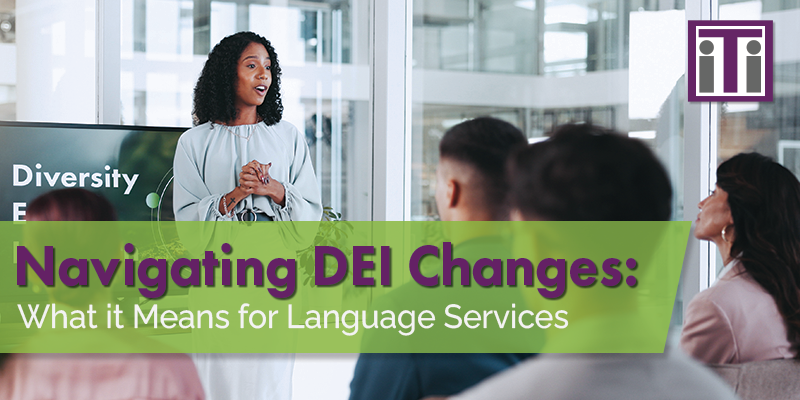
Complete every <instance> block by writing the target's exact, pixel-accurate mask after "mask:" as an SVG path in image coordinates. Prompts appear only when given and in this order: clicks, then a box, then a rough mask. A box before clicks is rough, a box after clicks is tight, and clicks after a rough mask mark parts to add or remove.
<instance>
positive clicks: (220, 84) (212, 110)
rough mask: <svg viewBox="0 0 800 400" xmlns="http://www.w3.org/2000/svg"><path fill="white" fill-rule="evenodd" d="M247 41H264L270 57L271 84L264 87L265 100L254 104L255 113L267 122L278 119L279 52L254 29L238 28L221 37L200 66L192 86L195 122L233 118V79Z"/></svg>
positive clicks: (236, 75)
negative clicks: (200, 70) (230, 33)
mask: <svg viewBox="0 0 800 400" xmlns="http://www.w3.org/2000/svg"><path fill="white" fill-rule="evenodd" d="M250 43H259V44H262V45H264V47H265V48H266V49H267V53H268V54H269V58H270V61H271V67H270V71H271V72H272V84H270V85H269V89H268V90H267V97H266V98H265V99H264V103H262V104H261V105H260V106H258V107H257V108H256V112H257V113H258V116H259V117H261V119H262V120H263V121H264V123H266V124H267V125H274V124H277V123H278V122H280V121H281V116H282V115H283V104H282V103H281V66H280V63H278V55H277V54H275V49H274V48H273V47H272V44H270V42H269V40H267V39H265V38H264V37H263V36H261V35H258V34H255V33H253V32H239V33H235V34H233V35H230V36H228V37H226V38H224V39H222V40H221V41H220V42H219V43H218V44H217V45H216V46H214V49H213V50H211V53H209V54H208V60H207V61H206V63H205V65H204V66H203V72H201V73H200V78H199V79H197V85H196V86H195V87H194V111H193V112H192V114H193V117H194V122H195V125H200V124H204V123H206V122H209V121H211V122H215V121H219V122H231V121H233V120H234V119H236V107H235V106H234V100H235V99H236V80H237V79H238V77H239V75H238V68H237V66H238V63H239V57H241V56H242V52H243V51H244V49H245V48H247V46H249V45H250Z"/></svg>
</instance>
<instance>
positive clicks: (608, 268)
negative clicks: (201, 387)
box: [16, 242, 637, 299]
mask: <svg viewBox="0 0 800 400" xmlns="http://www.w3.org/2000/svg"><path fill="white" fill-rule="evenodd" d="M442 248H443V253H444V254H443V255H442V257H441V258H440V254H439V248H438V247H437V246H433V245H425V246H421V247H419V248H417V249H416V250H414V252H413V253H412V254H411V258H410V261H409V263H408V268H409V272H410V275H411V277H412V278H413V279H414V281H416V282H417V283H418V284H419V285H422V286H426V287H436V286H439V285H440V284H442V285H444V286H448V287H449V286H453V284H454V270H455V269H456V268H457V269H458V270H459V275H458V277H457V278H459V282H458V284H460V285H461V286H470V285H471V281H472V280H474V281H475V283H477V284H478V285H479V286H482V287H502V286H503V284H504V283H503V276H504V275H505V284H506V285H508V286H516V285H517V273H518V271H519V270H520V269H521V270H522V272H523V282H522V284H523V285H524V286H526V287H533V286H534V275H535V276H536V278H537V280H538V281H539V283H540V285H541V286H542V287H541V288H538V292H539V294H540V295H541V296H542V297H544V298H547V299H558V298H560V297H561V296H562V295H564V293H565V292H566V288H567V281H568V280H571V281H572V282H573V283H574V284H575V285H577V286H581V287H588V286H592V285H594V284H595V283H596V281H597V280H598V278H597V275H598V265H600V267H601V269H602V273H603V274H605V275H606V276H605V277H602V278H601V279H599V280H600V283H601V284H602V285H603V286H606V287H609V288H615V287H617V286H619V285H620V283H622V282H623V276H622V275H623V274H622V272H621V270H620V268H619V267H620V265H622V264H623V263H622V262H621V261H620V260H619V259H617V258H608V259H605V260H603V261H601V262H600V263H599V264H598V263H595V262H594V261H592V260H590V259H588V258H577V259H575V260H573V261H572V262H571V263H569V264H570V265H569V268H567V264H568V261H567V260H566V259H561V258H559V259H554V258H545V259H543V260H541V261H539V262H538V264H536V267H535V268H534V263H533V262H532V261H531V260H528V259H526V258H516V259H506V260H505V261H504V260H503V259H490V258H481V259H479V260H477V261H475V263H474V264H472V265H471V264H470V263H469V262H468V261H467V260H465V259H463V258H453V246H452V244H451V243H450V242H444V243H443V244H442ZM124 249H125V252H126V253H128V254H130V255H133V254H134V252H135V247H134V246H133V244H131V243H128V244H126V245H125V247H124ZM16 250H17V285H18V286H25V285H27V283H28V269H29V268H30V270H31V271H32V272H33V273H35V274H36V275H37V276H38V277H39V279H41V281H42V282H43V283H44V284H45V285H46V286H53V285H55V279H56V268H55V261H54V259H55V257H54V253H55V249H54V248H53V246H44V260H42V261H43V262H40V260H37V259H36V257H35V256H34V255H33V254H31V252H30V251H29V250H28V249H27V248H26V247H25V246H17V247H16ZM221 250H222V252H223V253H224V254H226V255H229V254H230V253H231V252H232V251H233V249H232V246H231V245H230V244H227V243H225V244H223V245H222V246H221ZM390 254H391V249H390V248H389V246H382V247H381V250H380V273H379V278H380V285H381V286H391V275H392V274H391V257H390ZM371 255H375V247H374V246H353V253H352V262H349V260H348V259H347V256H346V255H345V254H344V252H343V251H342V250H340V249H338V248H336V247H331V246H316V247H315V250H314V269H315V276H314V284H315V285H316V286H319V287H325V286H334V285H338V284H340V283H342V282H343V281H344V280H345V278H346V277H347V276H352V283H353V285H354V286H375V284H376V282H375V281H376V280H375V278H373V277H369V276H365V272H366V271H370V270H374V269H375V263H374V262H373V261H368V260H365V259H364V257H365V256H371ZM329 257H332V258H333V259H334V260H335V262H336V268H335V272H334V273H333V275H331V276H326V262H325V260H326V258H329ZM425 257H434V258H436V259H440V260H441V271H442V272H441V274H438V273H437V274H433V275H432V276H430V273H429V274H428V276H426V275H425V274H423V272H422V268H420V264H421V262H422V260H423V258H425ZM121 263H122V264H124V265H123V266H122V268H121V269H123V270H124V271H123V273H124V280H125V285H127V286H135V285H136V278H137V277H138V279H139V282H141V284H142V285H143V286H145V287H141V288H139V291H140V293H141V294H142V296H144V297H147V298H151V299H157V298H160V297H162V296H164V295H165V294H166V292H167V288H168V285H169V280H170V279H169V278H171V280H172V282H173V283H174V284H176V285H178V286H180V287H188V286H193V287H199V286H201V278H203V279H202V281H203V284H204V285H205V286H208V287H213V286H215V284H216V282H215V274H216V270H217V269H219V270H220V273H221V285H222V286H232V284H233V282H232V281H233V279H232V276H233V275H232V271H233V269H234V268H235V271H236V285H237V286H240V287H245V286H248V279H247V275H248V271H249V270H250V269H252V270H253V272H254V273H253V284H254V285H255V286H261V287H263V286H264V277H265V268H264V263H262V262H261V261H260V260H258V259H257V258H248V259H241V258H240V259H237V260H235V267H234V266H233V265H234V261H233V260H231V259H229V258H222V259H217V258H216V256H215V254H214V252H213V251H206V252H205V257H204V258H203V259H196V258H193V259H187V258H179V259H177V260H175V261H174V262H172V265H171V266H170V268H169V269H168V268H167V264H168V262H167V260H166V259H154V258H146V259H143V260H141V261H140V262H139V264H138V267H137V266H135V261H134V260H133V259H130V258H126V259H124V260H120V259H110V260H108V262H105V263H104V262H103V261H102V260H99V259H90V260H87V259H75V258H68V259H65V260H64V261H62V262H61V263H60V264H59V267H58V277H59V280H60V281H61V283H62V284H64V285H66V286H69V287H74V286H87V285H89V265H90V264H91V266H92V268H93V269H94V270H95V272H96V274H97V277H98V279H99V281H100V283H101V284H102V285H104V286H109V285H110V284H111V282H112V280H113V278H114V276H115V274H116V272H117V270H118V269H120V264H121ZM504 264H505V270H504V268H503V267H504ZM350 265H352V268H350ZM624 265H625V266H626V267H627V268H628V269H630V270H634V269H635V268H636V266H637V262H636V260H634V259H633V258H628V259H627V260H626V261H625V263H624ZM184 268H188V269H189V271H190V273H189V276H184V275H183V273H182V271H183V270H184ZM72 269H77V270H78V274H77V276H75V277H72V276H71V275H74V274H71V270H72ZM151 269H155V270H156V271H157V274H156V276H155V277H151V276H150V275H149V273H150V272H151ZM487 270H488V274H487ZM552 270H555V271H556V274H555V276H549V275H552V274H551V273H550V272H551V271H552ZM348 272H349V273H348ZM504 272H505V274H504ZM440 275H441V276H440ZM487 275H488V276H487ZM266 278H267V281H268V282H269V284H270V285H271V286H274V287H270V288H269V289H268V291H269V293H270V295H272V296H273V297H274V298H276V299H288V298H290V297H292V296H293V295H294V294H295V292H296V291H297V262H296V260H294V259H291V258H290V259H284V258H275V259H273V260H271V261H270V262H269V263H268V264H267V267H266ZM624 282H625V283H626V284H627V285H628V286H630V287H635V286H636V283H637V281H636V278H635V277H634V276H633V275H628V277H627V278H626V279H624Z"/></svg>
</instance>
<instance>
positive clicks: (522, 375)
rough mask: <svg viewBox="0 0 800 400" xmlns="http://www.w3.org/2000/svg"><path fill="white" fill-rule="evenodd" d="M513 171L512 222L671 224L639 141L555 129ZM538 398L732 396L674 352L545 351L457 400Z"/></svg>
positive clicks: (661, 181) (596, 130) (653, 167)
mask: <svg viewBox="0 0 800 400" xmlns="http://www.w3.org/2000/svg"><path fill="white" fill-rule="evenodd" d="M508 173H509V175H508V176H509V180H510V185H511V189H510V195H509V200H510V204H511V209H512V212H511V216H512V219H514V220H527V221H666V220H669V217H670V212H671V207H670V203H671V199H672V189H671V187H670V183H669V178H668V177H667V173H666V171H665V170H664V168H663V167H662V166H661V164H660V163H659V162H658V160H657V159H656V157H655V156H654V155H653V153H652V152H651V151H650V150H649V149H648V148H647V147H646V146H645V145H644V144H643V143H642V142H640V141H638V140H636V139H631V138H628V137H626V136H622V135H620V134H618V133H616V132H614V131H611V130H607V129H604V128H600V127H597V126H592V125H587V124H580V125H564V126H561V127H559V128H556V130H555V132H554V133H553V134H552V137H551V138H550V139H548V140H546V141H543V142H539V143H536V144H533V145H531V146H529V147H528V148H526V149H525V150H523V151H522V152H520V153H518V154H516V155H515V156H514V157H513V158H512V159H511V161H510V163H509V171H508ZM610 311H611V310H610ZM590 317H592V318H594V320H595V321H597V320H601V321H602V320H603V319H606V317H608V318H607V319H609V320H613V317H614V315H613V314H611V315H608V316H606V315H594V316H590ZM573 321H574V319H571V320H570V322H571V323H572V322H573ZM600 340H602V339H600ZM534 397H536V398H543V399H546V398H555V399H632V398H637V399H649V398H653V399H664V398H672V399H734V398H735V396H734V395H733V393H732V392H731V390H730V389H729V388H728V387H727V386H726V385H725V383H724V382H723V381H722V380H720V379H719V378H718V377H716V376H715V375H714V374H713V373H712V372H711V371H709V370H707V369H705V368H704V367H703V366H702V365H700V364H698V363H695V362H693V361H692V360H691V359H689V358H688V357H686V356H685V355H683V354H681V353H680V352H671V351H667V352H665V353H664V354H542V355H539V356H538V357H536V358H534V359H529V360H526V361H524V362H522V363H520V364H518V365H516V366H515V367H513V368H509V369H508V370H506V371H504V372H502V373H499V374H497V375H495V376H493V377H491V378H489V379H487V380H486V381H484V382H482V383H481V384H479V385H477V386H476V387H473V388H471V389H469V390H467V391H465V392H463V393H461V394H459V395H457V396H454V397H452V398H453V399H458V400H474V399H529V398H534Z"/></svg>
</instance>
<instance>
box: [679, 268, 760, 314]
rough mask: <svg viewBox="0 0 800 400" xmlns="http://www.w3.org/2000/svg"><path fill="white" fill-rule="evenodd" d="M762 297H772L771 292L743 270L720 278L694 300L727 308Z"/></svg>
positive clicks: (693, 300)
mask: <svg viewBox="0 0 800 400" xmlns="http://www.w3.org/2000/svg"><path fill="white" fill-rule="evenodd" d="M761 297H764V298H770V296H769V293H767V292H766V291H765V290H764V289H763V288H762V287H761V285H759V284H758V283H757V282H755V281H754V280H753V279H752V277H750V275H749V274H748V273H747V272H744V271H742V272H738V273H736V274H734V275H732V276H729V277H725V278H724V279H720V280H719V281H717V283H716V284H715V285H713V286H711V287H709V288H708V289H706V290H704V291H702V292H700V293H698V294H697V296H695V298H694V299H692V302H697V303H713V304H715V305H716V306H718V307H720V308H723V309H725V308H730V307H737V306H740V305H745V304H747V303H749V302H752V301H753V300H754V299H755V298H761Z"/></svg>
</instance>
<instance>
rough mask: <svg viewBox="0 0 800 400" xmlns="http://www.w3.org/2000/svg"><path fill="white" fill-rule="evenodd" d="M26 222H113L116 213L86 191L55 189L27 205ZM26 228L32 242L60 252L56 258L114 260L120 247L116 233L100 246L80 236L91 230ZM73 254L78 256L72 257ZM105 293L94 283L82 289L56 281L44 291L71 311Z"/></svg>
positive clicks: (85, 235) (107, 203)
mask: <svg viewBox="0 0 800 400" xmlns="http://www.w3.org/2000/svg"><path fill="white" fill-rule="evenodd" d="M25 219H26V220H27V221H116V220H117V214H116V211H115V210H114V207H113V206H112V205H111V203H110V202H109V201H108V200H106V199H105V198H104V197H102V196H100V195H98V194H95V193H92V192H90V191H88V190H85V189H77V188H73V189H61V190H54V191H51V192H47V193H45V194H43V195H41V196H39V197H37V198H36V199H34V200H33V201H32V202H31V203H30V204H29V205H28V207H27V210H26V214H25ZM26 229H31V230H33V231H32V233H31V235H32V237H33V238H35V239H34V240H36V241H39V242H41V243H42V244H44V245H50V246H54V247H55V248H56V249H59V251H57V253H56V256H57V257H59V258H62V257H65V256H70V255H72V256H76V257H77V258H99V259H109V258H113V257H114V255H115V254H116V253H115V252H116V251H117V249H119V248H120V245H119V238H118V236H117V235H115V234H108V235H104V236H103V239H102V240H101V241H100V242H101V243H97V242H92V243H86V241H87V240H89V239H88V237H90V236H92V235H89V234H88V232H87V233H86V234H81V229H87V230H91V229H94V228H93V227H88V226H75V225H57V226H47V227H46V228H44V229H46V231H44V232H41V231H39V230H37V228H35V227H34V226H28V227H27V228H26ZM64 247H66V248H64ZM74 247H77V249H76V248H74ZM37 248H38V246H37ZM86 249H96V250H95V252H97V254H95V253H92V255H93V256H92V257H88V254H83V252H84V251H86ZM73 252H77V253H78V254H72V253H73ZM106 253H108V254H106ZM101 255H103V257H101ZM105 290H106V289H105V288H104V287H103V286H101V285H98V284H96V283H95V284H91V285H89V286H85V287H81V286H76V287H69V286H65V285H62V284H60V283H58V282H57V283H56V285H55V286H52V287H48V289H47V292H48V294H49V295H50V297H51V298H52V299H53V300H56V301H58V302H60V303H62V304H66V305H69V306H72V307H74V308H82V307H85V306H86V305H88V304H89V303H90V302H92V301H94V300H96V298H97V296H98V295H101V294H103V293H104V291H105Z"/></svg>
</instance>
